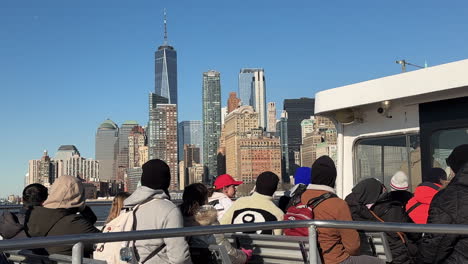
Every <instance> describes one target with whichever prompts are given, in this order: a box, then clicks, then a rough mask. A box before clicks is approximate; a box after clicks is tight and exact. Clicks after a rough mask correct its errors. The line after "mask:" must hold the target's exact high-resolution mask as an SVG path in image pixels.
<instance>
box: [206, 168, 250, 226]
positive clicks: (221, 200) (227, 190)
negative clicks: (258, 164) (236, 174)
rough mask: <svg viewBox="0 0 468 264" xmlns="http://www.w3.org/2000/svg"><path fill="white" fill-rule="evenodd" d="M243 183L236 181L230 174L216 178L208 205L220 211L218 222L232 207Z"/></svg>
mask: <svg viewBox="0 0 468 264" xmlns="http://www.w3.org/2000/svg"><path fill="white" fill-rule="evenodd" d="M242 183H243V181H236V180H234V178H232V176H231V175H229V174H222V175H219V176H218V177H216V180H215V182H214V187H213V188H212V189H211V195H210V198H208V204H210V205H212V206H214V208H216V210H217V211H218V220H220V219H221V218H222V217H223V215H224V212H226V211H227V209H229V207H231V205H232V203H233V202H232V200H231V199H232V198H234V197H236V187H237V186H238V185H241V184H242Z"/></svg>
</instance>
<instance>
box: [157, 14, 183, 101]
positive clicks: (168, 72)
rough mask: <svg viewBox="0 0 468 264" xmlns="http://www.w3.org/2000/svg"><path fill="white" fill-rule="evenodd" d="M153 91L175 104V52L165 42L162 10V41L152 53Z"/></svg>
mask: <svg viewBox="0 0 468 264" xmlns="http://www.w3.org/2000/svg"><path fill="white" fill-rule="evenodd" d="M154 59H155V65H154V66H155V91H156V94H157V95H159V96H162V97H165V98H167V99H168V103H169V104H177V52H176V50H175V49H174V47H172V46H170V45H169V44H168V42H167V20H166V11H164V43H163V45H161V46H159V48H158V50H157V51H156V52H155V53H154Z"/></svg>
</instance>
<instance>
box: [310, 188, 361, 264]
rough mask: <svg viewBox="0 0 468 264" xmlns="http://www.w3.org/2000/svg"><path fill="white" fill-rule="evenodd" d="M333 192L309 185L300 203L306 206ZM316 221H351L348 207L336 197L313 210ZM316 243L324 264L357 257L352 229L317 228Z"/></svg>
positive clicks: (333, 263)
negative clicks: (313, 200)
mask: <svg viewBox="0 0 468 264" xmlns="http://www.w3.org/2000/svg"><path fill="white" fill-rule="evenodd" d="M327 192H331V193H335V190H334V189H333V188H331V187H329V186H326V185H318V184H309V185H308V186H307V190H306V191H305V192H304V193H303V194H302V196H301V202H302V203H304V204H306V203H307V202H308V201H309V200H310V199H313V198H316V197H319V196H320V195H322V194H324V193H327ZM314 219H316V220H338V221H352V220H353V219H352V218H351V213H350V211H349V207H348V205H347V204H346V202H345V201H343V200H342V199H340V198H338V197H333V198H329V199H326V200H325V201H323V202H321V203H320V204H319V205H318V206H317V207H315V208H314ZM317 230H318V242H319V245H320V248H321V250H322V254H323V259H324V263H325V264H337V263H341V262H343V261H344V260H346V259H348V258H349V256H356V255H359V245H360V243H359V235H358V232H357V231H356V230H354V229H337V228H318V229H317Z"/></svg>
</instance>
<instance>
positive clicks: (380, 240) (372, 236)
mask: <svg viewBox="0 0 468 264" xmlns="http://www.w3.org/2000/svg"><path fill="white" fill-rule="evenodd" d="M365 235H366V237H367V241H368V242H369V244H370V245H371V248H372V251H373V254H374V256H376V257H378V258H380V259H382V260H385V262H387V263H390V262H392V261H393V257H392V252H391V251H390V246H389V244H388V240H387V236H386V235H385V233H384V232H365Z"/></svg>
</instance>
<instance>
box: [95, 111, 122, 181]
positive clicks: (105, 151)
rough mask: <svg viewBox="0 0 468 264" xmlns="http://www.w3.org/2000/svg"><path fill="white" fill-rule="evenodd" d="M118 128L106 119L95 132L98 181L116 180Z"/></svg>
mask: <svg viewBox="0 0 468 264" xmlns="http://www.w3.org/2000/svg"><path fill="white" fill-rule="evenodd" d="M118 139H119V127H118V126H117V124H116V123H114V122H113V121H112V120H110V119H107V120H106V121H104V122H103V123H102V124H101V125H100V126H99V128H98V130H97V132H96V157H95V158H96V160H98V161H99V179H100V180H101V181H111V180H116V177H117V166H116V165H117V154H118V151H119V141H118Z"/></svg>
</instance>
